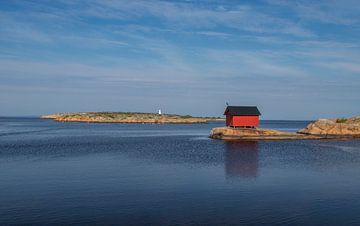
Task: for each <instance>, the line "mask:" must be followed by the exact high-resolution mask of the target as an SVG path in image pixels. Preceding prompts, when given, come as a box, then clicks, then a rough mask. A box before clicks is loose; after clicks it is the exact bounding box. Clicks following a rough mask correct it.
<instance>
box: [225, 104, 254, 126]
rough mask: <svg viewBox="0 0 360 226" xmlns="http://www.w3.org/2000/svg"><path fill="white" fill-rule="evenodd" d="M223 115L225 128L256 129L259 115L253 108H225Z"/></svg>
mask: <svg viewBox="0 0 360 226" xmlns="http://www.w3.org/2000/svg"><path fill="white" fill-rule="evenodd" d="M224 115H226V126H230V127H258V126H259V116H260V115H261V113H260V111H259V109H258V108H257V107H255V106H227V107H226V109H225V112H224Z"/></svg>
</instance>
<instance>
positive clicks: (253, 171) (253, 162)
mask: <svg viewBox="0 0 360 226" xmlns="http://www.w3.org/2000/svg"><path fill="white" fill-rule="evenodd" d="M225 145H226V147H225V148H226V152H225V173H226V176H228V177H244V178H251V177H256V176H257V174H258V167H259V163H258V162H259V150H258V143H257V141H240V142H227V143H226V144H225Z"/></svg>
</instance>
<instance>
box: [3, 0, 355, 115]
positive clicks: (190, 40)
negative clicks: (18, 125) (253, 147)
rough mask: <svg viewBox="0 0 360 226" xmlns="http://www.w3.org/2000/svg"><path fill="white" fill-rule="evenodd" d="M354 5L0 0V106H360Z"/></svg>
mask: <svg viewBox="0 0 360 226" xmlns="http://www.w3.org/2000/svg"><path fill="white" fill-rule="evenodd" d="M359 40H360V4H358V1H357V0H353V1H351V0H349V1H331V0H323V1H321V0H319V1H282V0H262V1H107V0H98V1H97V0H94V1H85V0H84V1H72V0H68V1H67V0H59V1H53V0H51V1H50V0H49V1H17V0H12V1H1V3H0V106H1V107H0V115H7V116H12V115H41V114H47V113H55V112H78V111H145V112H156V111H157V110H158V109H159V108H161V109H162V111H163V112H165V113H181V114H193V115H214V116H218V115H221V114H222V112H223V109H224V106H225V102H229V103H230V104H231V105H257V106H259V108H260V110H261V112H262V114H263V118H264V119H316V118H319V117H348V116H352V115H359V114H360V104H359V103H360V41H359Z"/></svg>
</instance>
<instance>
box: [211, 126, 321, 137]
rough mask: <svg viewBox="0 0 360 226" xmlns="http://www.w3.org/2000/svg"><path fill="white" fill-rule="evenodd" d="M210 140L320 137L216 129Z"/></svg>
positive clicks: (275, 131) (261, 130)
mask: <svg viewBox="0 0 360 226" xmlns="http://www.w3.org/2000/svg"><path fill="white" fill-rule="evenodd" d="M210 138H213V139H220V140H299V139H321V138H322V137H320V136H313V135H304V134H297V133H290V132H281V131H277V130H271V129H259V128H231V127H218V128H213V129H212V130H211V132H210Z"/></svg>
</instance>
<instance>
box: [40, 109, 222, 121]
mask: <svg viewBox="0 0 360 226" xmlns="http://www.w3.org/2000/svg"><path fill="white" fill-rule="evenodd" d="M40 118H43V119H53V120H55V121H58V122H86V123H142V124H200V123H209V122H211V121H224V120H225V119H224V118H220V117H194V116H191V115H177V114H155V113H144V112H79V113H57V114H52V115H43V116H40Z"/></svg>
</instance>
